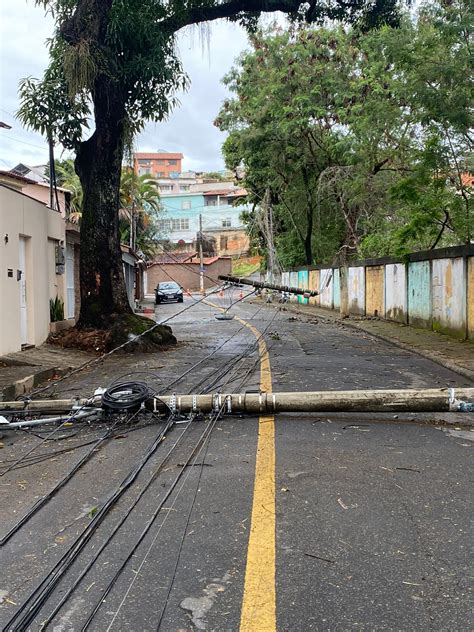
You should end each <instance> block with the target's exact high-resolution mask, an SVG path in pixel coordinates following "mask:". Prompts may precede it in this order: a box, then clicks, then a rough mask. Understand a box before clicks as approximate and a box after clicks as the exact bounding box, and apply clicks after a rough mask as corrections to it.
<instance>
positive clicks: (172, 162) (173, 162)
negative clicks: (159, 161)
mask: <svg viewBox="0 0 474 632" xmlns="http://www.w3.org/2000/svg"><path fill="white" fill-rule="evenodd" d="M168 164H169V165H177V164H178V161H177V160H168Z"/></svg>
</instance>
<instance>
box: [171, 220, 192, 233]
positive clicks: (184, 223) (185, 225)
mask: <svg viewBox="0 0 474 632" xmlns="http://www.w3.org/2000/svg"><path fill="white" fill-rule="evenodd" d="M171 230H189V218H188V217H181V218H178V219H172V220H171Z"/></svg>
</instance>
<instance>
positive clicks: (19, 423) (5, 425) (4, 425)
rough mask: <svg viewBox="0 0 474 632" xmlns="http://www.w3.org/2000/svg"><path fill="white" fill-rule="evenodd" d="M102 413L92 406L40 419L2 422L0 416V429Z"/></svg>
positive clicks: (61, 421)
mask: <svg viewBox="0 0 474 632" xmlns="http://www.w3.org/2000/svg"><path fill="white" fill-rule="evenodd" d="M101 413H102V411H101V409H99V408H94V410H92V411H91V410H89V411H81V412H78V413H77V414H76V413H74V412H73V413H72V414H70V415H65V416H62V417H42V418H41V419H30V420H28V421H12V422H9V421H7V422H6V423H3V422H2V418H1V417H0V430H10V429H16V428H30V427H33V426H45V425H47V424H54V423H63V422H64V421H67V420H68V419H70V420H71V421H74V422H76V421H79V420H80V419H87V418H91V417H97V416H99V415H100V414H101Z"/></svg>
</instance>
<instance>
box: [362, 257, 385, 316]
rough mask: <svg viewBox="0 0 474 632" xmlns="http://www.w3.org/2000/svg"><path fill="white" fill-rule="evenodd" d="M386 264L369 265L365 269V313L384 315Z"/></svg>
mask: <svg viewBox="0 0 474 632" xmlns="http://www.w3.org/2000/svg"><path fill="white" fill-rule="evenodd" d="M384 303H385V301H384V266H368V267H367V268H366V269H365V315H366V316H380V317H383V315H384V313H385V311H384Z"/></svg>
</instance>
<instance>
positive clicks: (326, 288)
mask: <svg viewBox="0 0 474 632" xmlns="http://www.w3.org/2000/svg"><path fill="white" fill-rule="evenodd" d="M333 283H334V279H333V270H332V268H324V269H322V270H320V271H319V291H320V295H319V304H320V306H321V307H326V308H328V309H332V289H333Z"/></svg>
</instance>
